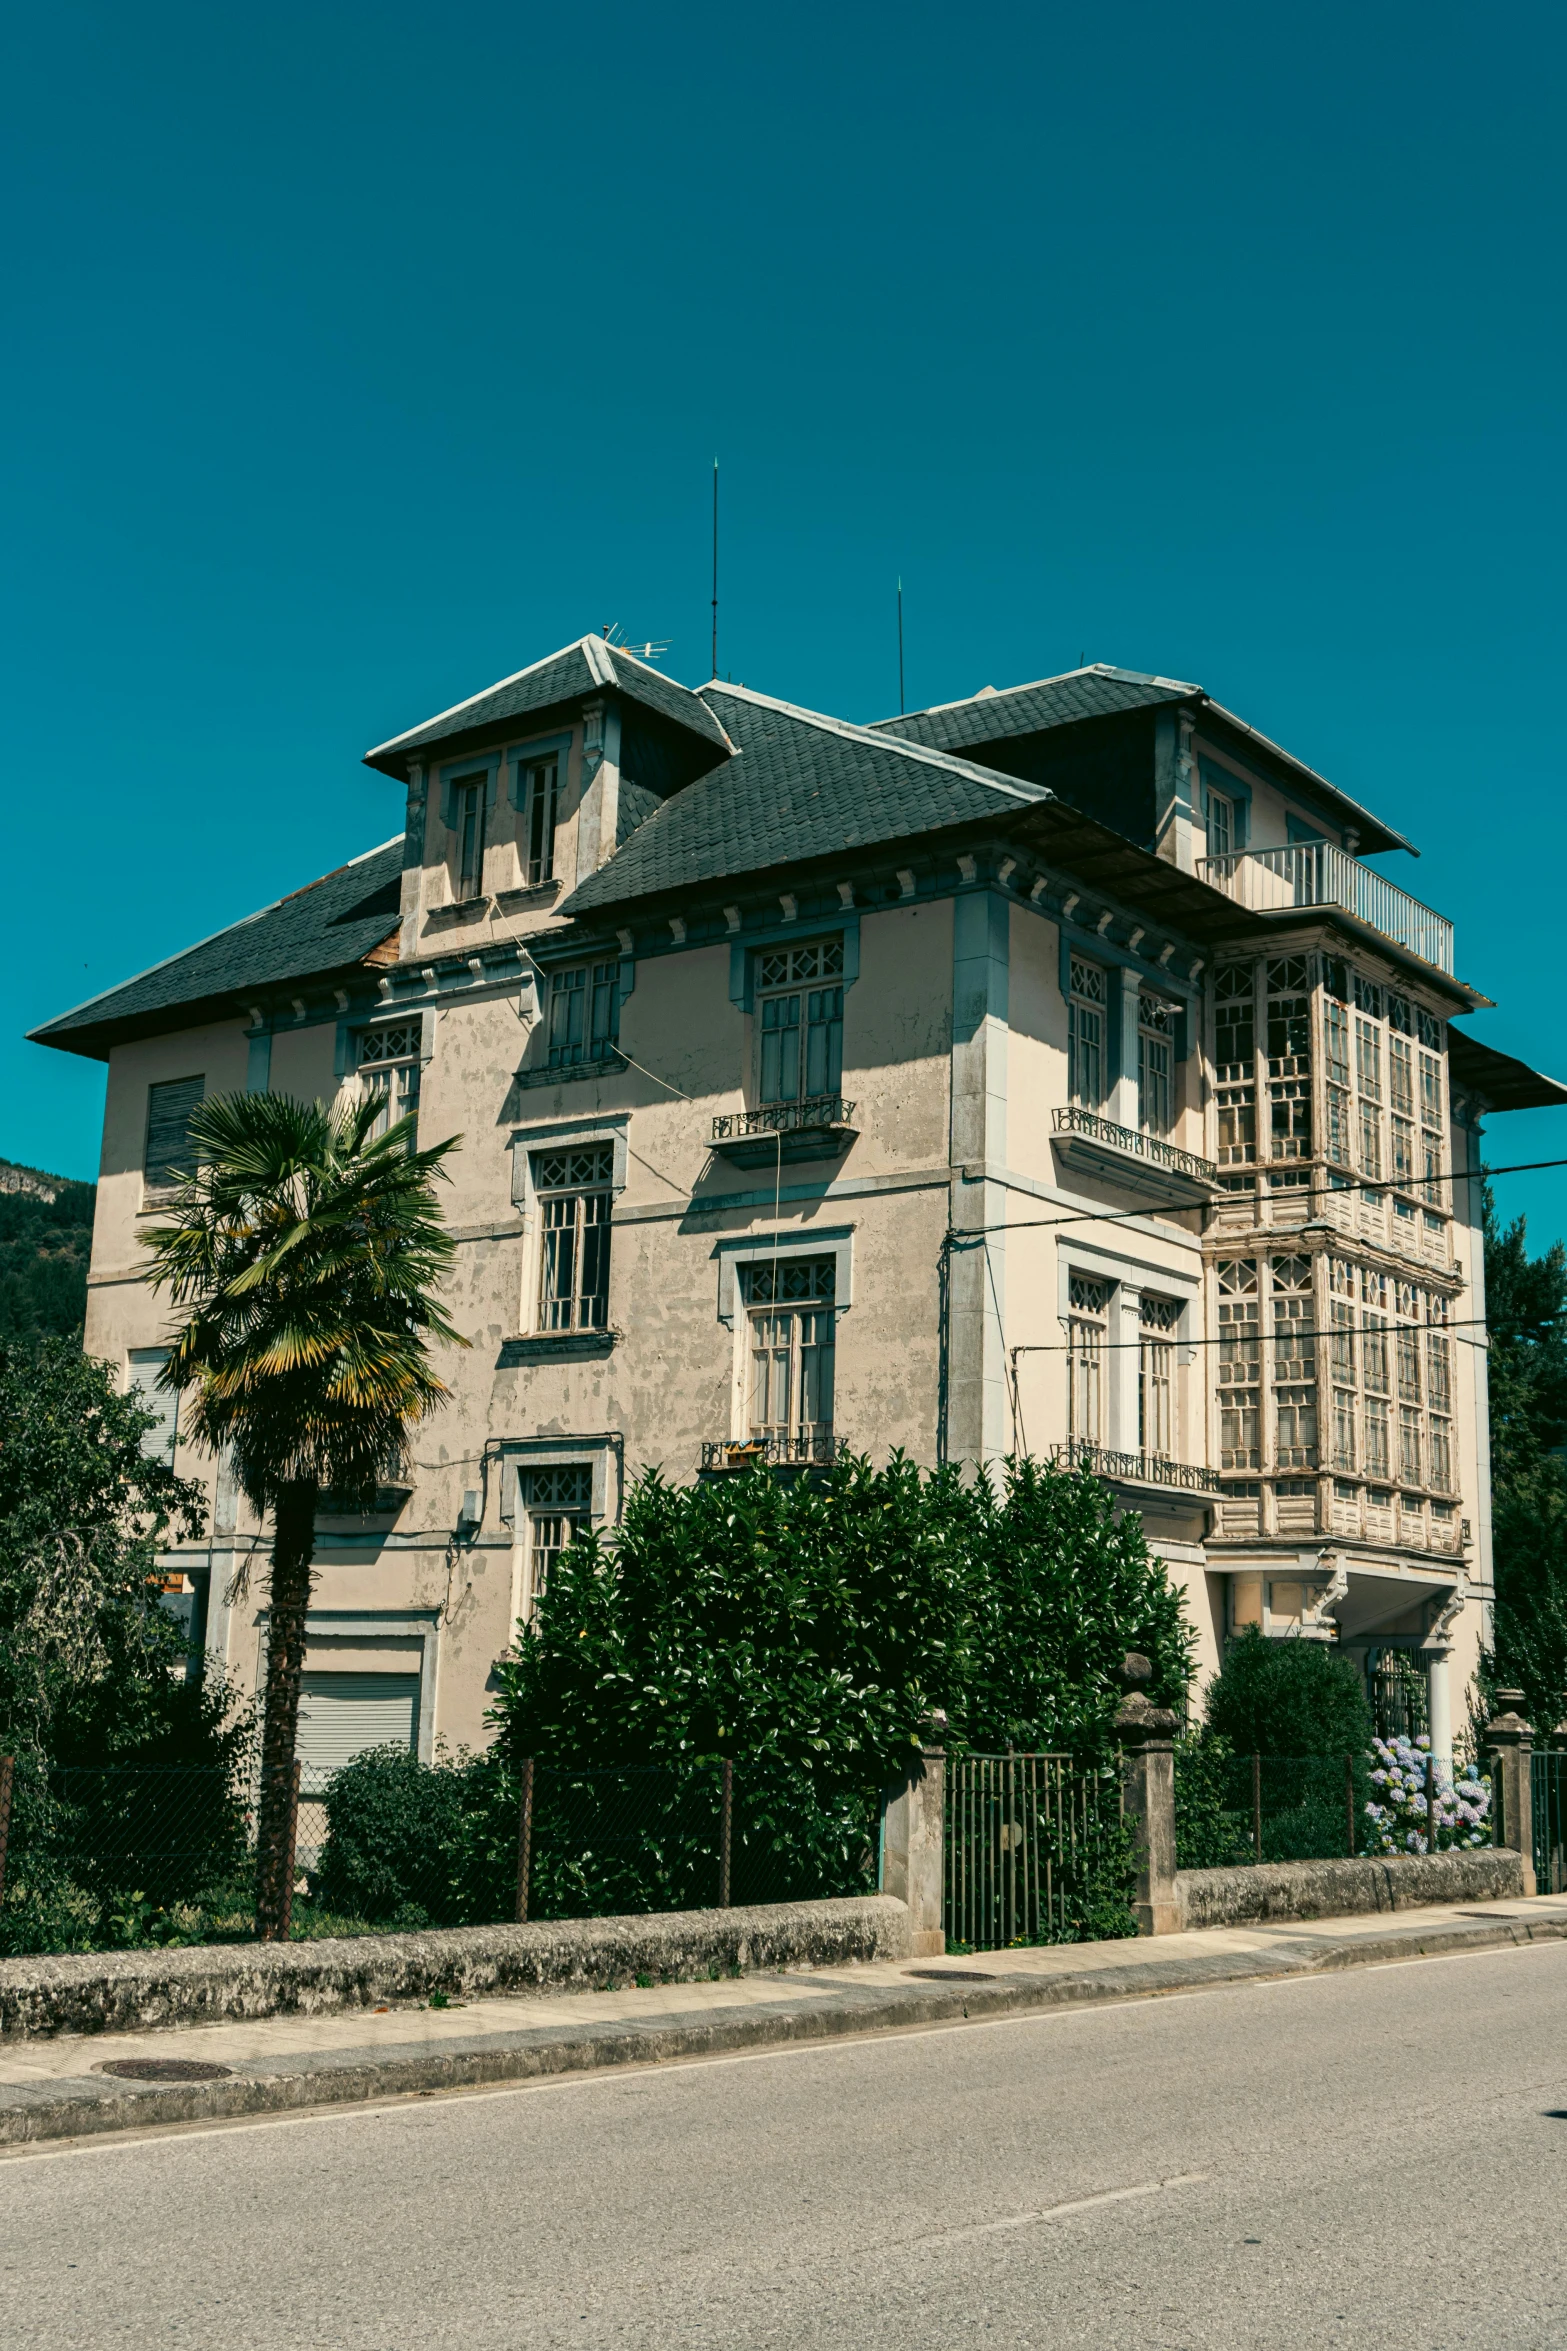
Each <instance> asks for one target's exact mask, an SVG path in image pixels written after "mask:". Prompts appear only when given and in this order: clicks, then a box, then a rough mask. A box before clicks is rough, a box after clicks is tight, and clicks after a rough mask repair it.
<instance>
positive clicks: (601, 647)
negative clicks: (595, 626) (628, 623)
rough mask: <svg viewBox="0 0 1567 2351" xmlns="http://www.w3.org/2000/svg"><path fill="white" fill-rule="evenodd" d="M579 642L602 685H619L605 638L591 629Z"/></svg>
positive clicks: (590, 667)
mask: <svg viewBox="0 0 1567 2351" xmlns="http://www.w3.org/2000/svg"><path fill="white" fill-rule="evenodd" d="M577 642H578V644H579V645H580V646H581V647H582V650H583V653H584V654H585V655H586V657H587V664H588V667H589V669H590V670H592V672H593V675H594V676H595V677H596V678H597V680H598V682H599V684H600V685H601V686H618V685H619V684H620V680H619V678H617V677H616V675H615V664H614V663H613V662H612V661H611V660H610V658H609V651H608V648H607V646H606V645H605V642H604V639H603V638H602V637H596V636H594V635H593V634H592V632H591V630H590V631H589V633H588V635H587V636H585V637H579V638H578V640H577ZM566 650H568V651H569V650H570V648H569V647H568V648H566ZM492 690H493V689H492Z"/></svg>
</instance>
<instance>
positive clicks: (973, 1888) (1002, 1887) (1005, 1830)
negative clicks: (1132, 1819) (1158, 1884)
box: [944, 1754, 1123, 1951]
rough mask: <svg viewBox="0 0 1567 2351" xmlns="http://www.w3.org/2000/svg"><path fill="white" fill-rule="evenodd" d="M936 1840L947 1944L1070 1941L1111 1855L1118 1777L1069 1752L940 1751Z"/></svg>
mask: <svg viewBox="0 0 1567 2351" xmlns="http://www.w3.org/2000/svg"><path fill="white" fill-rule="evenodd" d="M1107 1831H1108V1832H1109V1834H1107ZM945 1838H946V1855H945V1861H946V1874H945V1906H944V1907H945V1920H944V1923H945V1926H946V1930H947V1943H948V1947H949V1948H950V1947H951V1946H952V1945H953V1944H954V1943H964V1944H966V1945H967V1946H968V1948H969V1949H970V1950H971V1951H1001V1950H1005V1948H1006V1947H1007V1945H1008V1944H1010V1943H1067V1942H1071V1941H1073V1940H1075V1939H1076V1937H1077V1936H1078V1935H1079V1934H1080V1933H1081V1931H1082V1920H1083V1916H1084V1912H1085V1909H1086V1907H1087V1904H1088V1903H1089V1901H1090V1900H1091V1899H1092V1894H1093V1890H1094V1886H1095V1880H1096V1875H1097V1871H1098V1868H1099V1866H1100V1865H1101V1864H1102V1863H1103V1862H1104V1861H1105V1860H1107V1859H1110V1858H1112V1857H1118V1856H1119V1854H1120V1850H1121V1846H1122V1843H1123V1840H1122V1837H1121V1791H1120V1779H1119V1775H1118V1774H1116V1773H1115V1772H1114V1771H1112V1770H1098V1771H1095V1770H1084V1769H1083V1767H1082V1766H1081V1765H1079V1764H1077V1763H1075V1762H1074V1761H1073V1759H1072V1757H1071V1756H1069V1755H1046V1754H1040V1755H963V1756H956V1757H949V1759H948V1762H947V1786H946V1823H945Z"/></svg>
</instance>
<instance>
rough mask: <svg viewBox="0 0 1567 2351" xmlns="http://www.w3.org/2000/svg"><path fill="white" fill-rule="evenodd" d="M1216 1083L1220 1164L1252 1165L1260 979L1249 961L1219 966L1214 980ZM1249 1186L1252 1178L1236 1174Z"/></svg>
mask: <svg viewBox="0 0 1567 2351" xmlns="http://www.w3.org/2000/svg"><path fill="white" fill-rule="evenodd" d="M1214 997H1215V1009H1214V1048H1213V1049H1214V1072H1213V1075H1214V1084H1215V1088H1216V1092H1217V1099H1218V1124H1219V1132H1218V1145H1217V1157H1218V1163H1219V1166H1220V1167H1221V1168H1226V1169H1239V1168H1250V1167H1252V1166H1253V1165H1254V1164H1255V1162H1256V1158H1257V1004H1256V979H1255V974H1254V972H1253V969H1252V966H1251V965H1250V964H1249V963H1230V964H1225V965H1223V966H1221V968H1220V970H1219V972H1218V975H1217V977H1216V979H1215V981H1214ZM1229 1182H1230V1188H1231V1189H1234V1188H1235V1187H1236V1185H1238V1184H1244V1185H1245V1186H1247V1187H1248V1188H1250V1187H1251V1186H1252V1185H1254V1183H1255V1178H1254V1177H1249V1176H1248V1177H1239V1176H1237V1177H1232V1178H1230V1179H1229Z"/></svg>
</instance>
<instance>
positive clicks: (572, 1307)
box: [533, 1143, 615, 1331]
mask: <svg viewBox="0 0 1567 2351" xmlns="http://www.w3.org/2000/svg"><path fill="white" fill-rule="evenodd" d="M614 1159H615V1153H614V1146H613V1144H610V1143H591V1144H586V1145H578V1146H574V1147H572V1148H571V1149H569V1150H562V1151H536V1152H535V1153H534V1155H533V1184H534V1190H535V1192H536V1194H537V1196H538V1202H539V1218H540V1225H541V1234H540V1249H539V1311H538V1323H537V1328H538V1329H539V1330H540V1331H602V1330H604V1329H606V1328H607V1327H608V1323H609V1242H610V1221H609V1220H610V1209H611V1205H612V1202H613V1198H614V1195H613V1191H612V1189H611V1185H612V1181H613V1175H614Z"/></svg>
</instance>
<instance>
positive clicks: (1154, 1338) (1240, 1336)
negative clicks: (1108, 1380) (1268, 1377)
mask: <svg viewBox="0 0 1567 2351" xmlns="http://www.w3.org/2000/svg"><path fill="white" fill-rule="evenodd" d="M1057 1319H1058V1320H1059V1321H1062V1322H1064V1321H1065V1320H1066V1319H1067V1318H1066V1316H1065V1315H1061V1316H1059V1317H1058V1318H1057ZM1487 1327H1488V1326H1487V1323H1486V1318H1485V1316H1484V1315H1483V1314H1471V1315H1459V1316H1457V1317H1455V1319H1454V1320H1453V1321H1452V1322H1400V1321H1398V1320H1397V1318H1396V1317H1395V1316H1393V1315H1391V1314H1390V1315H1389V1317H1388V1319H1387V1321H1386V1322H1354V1323H1350V1322H1340V1323H1332V1324H1324V1325H1322V1326H1320V1327H1319V1326H1316V1325H1307V1324H1302V1323H1294V1322H1287V1323H1278V1322H1276V1323H1275V1324H1274V1325H1273V1327H1272V1329H1271V1330H1267V1331H1265V1330H1264V1329H1263V1327H1262V1325H1261V1323H1260V1322H1254V1323H1238V1324H1237V1325H1236V1326H1235V1328H1234V1329H1233V1330H1228V1331H1221V1332H1220V1333H1219V1334H1218V1336H1217V1337H1216V1338H1212V1339H1183V1338H1181V1337H1180V1336H1179V1335H1178V1334H1177V1333H1174V1332H1169V1331H1144V1332H1143V1334H1142V1336H1141V1338H1138V1339H1101V1340H1099V1341H1098V1342H1097V1343H1096V1344H1094V1345H1093V1346H1092V1347H1089V1346H1086V1345H1084V1343H1083V1342H1082V1341H1081V1340H1072V1339H1040V1340H1020V1341H1019V1343H1018V1344H1017V1345H1016V1346H1015V1347H1014V1348H1013V1349H1012V1353H1013V1354H1014V1355H1072V1354H1076V1353H1078V1352H1082V1353H1083V1354H1090V1353H1091V1354H1094V1355H1108V1354H1110V1353H1112V1352H1113V1351H1114V1350H1115V1349H1116V1348H1118V1347H1138V1348H1141V1347H1147V1346H1154V1347H1179V1348H1182V1349H1185V1348H1187V1347H1191V1348H1197V1347H1251V1346H1252V1345H1256V1346H1257V1347H1258V1348H1261V1346H1262V1345H1263V1343H1264V1341H1269V1342H1271V1343H1272V1346H1273V1349H1274V1353H1275V1358H1276V1359H1277V1358H1278V1349H1279V1343H1280V1341H1281V1340H1283V1341H1289V1342H1293V1341H1294V1340H1296V1339H1357V1338H1358V1339H1364V1338H1372V1339H1391V1338H1398V1337H1401V1336H1402V1335H1403V1333H1404V1332H1406V1331H1427V1332H1429V1333H1430V1335H1431V1336H1432V1338H1435V1339H1444V1338H1446V1336H1447V1334H1448V1332H1449V1331H1472V1330H1484V1329H1486V1328H1487ZM1282 1360H1283V1361H1284V1362H1286V1363H1288V1362H1289V1360H1290V1357H1289V1355H1288V1354H1285V1355H1284V1356H1283V1358H1282ZM1274 1384H1275V1385H1276V1386H1282V1387H1286V1388H1287V1387H1288V1386H1289V1385H1290V1382H1289V1381H1288V1380H1287V1379H1286V1380H1282V1381H1280V1380H1276V1381H1275V1383H1274Z"/></svg>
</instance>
